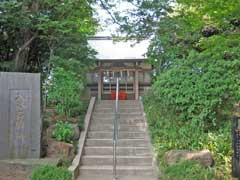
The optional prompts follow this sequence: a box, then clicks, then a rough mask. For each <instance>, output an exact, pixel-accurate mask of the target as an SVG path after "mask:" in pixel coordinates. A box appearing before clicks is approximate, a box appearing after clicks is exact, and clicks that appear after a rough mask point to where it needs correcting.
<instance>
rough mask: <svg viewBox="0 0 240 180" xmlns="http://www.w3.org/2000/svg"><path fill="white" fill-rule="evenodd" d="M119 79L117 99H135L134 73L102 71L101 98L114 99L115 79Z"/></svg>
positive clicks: (127, 71)
mask: <svg viewBox="0 0 240 180" xmlns="http://www.w3.org/2000/svg"><path fill="white" fill-rule="evenodd" d="M117 77H118V78H119V91H120V93H119V99H120V100H127V99H135V93H136V91H135V90H134V82H135V78H134V77H135V72H134V71H129V70H123V71H104V72H103V74H102V78H103V79H102V82H103V83H102V84H103V85H102V98H103V99H109V98H110V99H112V100H113V99H114V98H115V92H116V78H117Z"/></svg>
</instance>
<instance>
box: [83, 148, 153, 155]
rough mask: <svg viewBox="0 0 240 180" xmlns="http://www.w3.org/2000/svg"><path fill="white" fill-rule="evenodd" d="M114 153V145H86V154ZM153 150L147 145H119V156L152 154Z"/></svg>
mask: <svg viewBox="0 0 240 180" xmlns="http://www.w3.org/2000/svg"><path fill="white" fill-rule="evenodd" d="M111 154H113V148H112V147H94V146H92V147H85V148H84V155H88V156H89V155H91V156H92V155H99V156H101V155H103V156H104V155H111ZM150 155H151V152H150V149H149V148H146V147H118V148H117V156H150Z"/></svg>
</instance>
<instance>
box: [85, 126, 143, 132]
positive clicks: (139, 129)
mask: <svg viewBox="0 0 240 180" xmlns="http://www.w3.org/2000/svg"><path fill="white" fill-rule="evenodd" d="M89 130H90V131H113V125H112V124H93V125H91V126H90V128H89ZM118 130H119V131H130V132H131V131H135V132H145V131H146V127H145V124H140V125H138V126H137V125H121V124H120V125H119V126H118Z"/></svg>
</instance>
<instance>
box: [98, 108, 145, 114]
mask: <svg viewBox="0 0 240 180" xmlns="http://www.w3.org/2000/svg"><path fill="white" fill-rule="evenodd" d="M113 112H115V107H112V108H102V107H97V108H96V109H95V113H113ZM118 112H120V113H137V112H141V109H140V108H132V107H130V108H120V109H119V110H118Z"/></svg>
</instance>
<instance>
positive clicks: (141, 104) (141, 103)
mask: <svg viewBox="0 0 240 180" xmlns="http://www.w3.org/2000/svg"><path fill="white" fill-rule="evenodd" d="M139 101H140V108H141V111H142V114H143V118H144V121H145V123H146V131H147V139H148V142H149V146H150V149H151V153H152V157H153V167H154V175H155V178H156V179H157V178H158V176H159V175H160V172H159V169H158V163H157V159H156V154H155V153H154V150H153V146H152V140H151V138H150V132H149V128H148V122H147V117H146V113H145V111H144V105H143V101H142V97H140V100H139Z"/></svg>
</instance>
